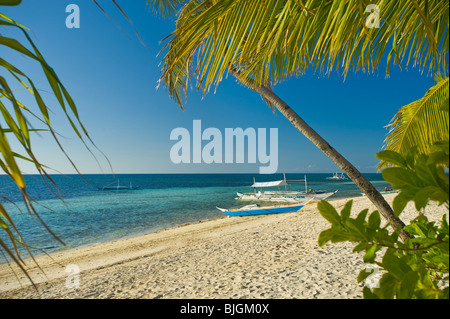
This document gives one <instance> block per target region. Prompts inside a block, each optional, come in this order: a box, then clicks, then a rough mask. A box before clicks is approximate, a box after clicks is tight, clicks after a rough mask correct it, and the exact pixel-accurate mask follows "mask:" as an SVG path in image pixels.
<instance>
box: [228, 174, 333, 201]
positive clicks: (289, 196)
mask: <svg viewBox="0 0 450 319" xmlns="http://www.w3.org/2000/svg"><path fill="white" fill-rule="evenodd" d="M287 182H288V181H287V180H286V176H284V179H283V180H280V181H273V182H258V183H257V182H255V180H253V185H251V186H250V187H252V188H254V192H253V193H239V192H237V193H236V194H237V197H236V199H240V200H258V201H273V202H297V201H301V200H305V199H311V200H316V201H319V200H324V199H326V198H328V197H330V196H331V195H334V194H335V193H336V192H337V191H334V192H326V191H315V190H312V189H308V184H307V181H306V176H305V179H303V180H291V181H289V182H291V183H298V182H305V191H288V190H287V186H289V184H288V183H287ZM281 186H284V187H285V190H284V191H281V190H278V191H261V190H258V191H256V190H257V189H258V188H266V187H278V188H279V187H281Z"/></svg>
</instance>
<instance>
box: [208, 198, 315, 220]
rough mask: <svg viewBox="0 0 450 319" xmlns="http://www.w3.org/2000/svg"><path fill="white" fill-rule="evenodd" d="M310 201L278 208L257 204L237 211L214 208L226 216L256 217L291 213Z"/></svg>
mask: <svg viewBox="0 0 450 319" xmlns="http://www.w3.org/2000/svg"><path fill="white" fill-rule="evenodd" d="M309 201H310V200H308V201H307V202H303V203H297V204H291V205H279V206H260V205H258V204H253V205H247V206H244V207H241V208H237V209H224V208H220V207H216V208H217V209H218V210H220V211H221V212H224V213H225V214H227V215H228V216H233V217H235V216H256V215H269V214H280V213H293V212H297V211H299V210H300V209H302V208H303V207H304V206H305V205H306V204H308V202H309Z"/></svg>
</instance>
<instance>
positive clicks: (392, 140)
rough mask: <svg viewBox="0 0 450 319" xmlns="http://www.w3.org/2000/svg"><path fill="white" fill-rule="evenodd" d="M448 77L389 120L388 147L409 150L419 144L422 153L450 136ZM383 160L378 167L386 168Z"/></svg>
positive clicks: (400, 150)
mask: <svg viewBox="0 0 450 319" xmlns="http://www.w3.org/2000/svg"><path fill="white" fill-rule="evenodd" d="M448 103H449V86H448V77H446V78H443V79H441V80H440V81H439V82H438V83H436V85H434V86H433V87H431V88H430V89H429V90H428V91H427V92H426V94H425V95H424V97H422V98H421V99H419V100H417V101H414V102H412V103H410V104H408V105H405V106H403V107H402V108H401V109H400V110H399V111H398V113H397V114H396V115H395V116H394V118H393V119H392V120H391V122H390V123H389V125H388V127H389V129H390V130H389V134H388V135H387V137H386V139H385V145H384V148H385V149H386V150H391V151H396V152H399V153H403V154H405V153H406V152H407V150H409V149H410V148H411V147H413V146H416V147H417V149H418V152H419V153H430V152H431V147H432V145H433V144H435V143H436V142H439V141H443V140H446V139H448V136H449V117H448ZM385 166H386V163H385V162H380V163H379V165H378V168H379V169H381V168H384V167H385Z"/></svg>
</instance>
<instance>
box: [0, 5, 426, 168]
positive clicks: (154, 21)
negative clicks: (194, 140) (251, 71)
mask: <svg viewBox="0 0 450 319" xmlns="http://www.w3.org/2000/svg"><path fill="white" fill-rule="evenodd" d="M145 2H146V1H145V0H135V1H123V0H122V1H118V3H119V4H120V5H121V7H122V8H123V9H124V11H125V12H126V13H127V14H128V16H129V17H130V18H131V19H132V20H133V23H134V25H135V26H136V28H137V29H138V31H139V34H140V36H141V37H142V39H143V41H144V43H145V44H146V47H144V46H143V45H142V44H141V43H140V41H139V39H138V38H137V36H136V34H135V32H134V29H133V26H131V25H130V24H129V23H128V22H127V21H126V19H125V18H124V17H123V16H122V15H121V14H120V12H119V11H118V10H117V8H116V7H115V6H114V5H113V4H112V2H111V1H109V0H103V1H99V3H101V5H102V6H103V7H104V9H105V10H106V11H107V12H108V14H109V15H110V16H111V17H112V18H113V19H114V21H115V22H116V23H117V25H118V26H119V27H117V26H116V25H115V24H114V23H113V22H112V21H111V20H110V19H108V17H106V16H105V15H104V14H103V13H102V12H101V11H100V10H99V9H98V8H97V7H96V5H95V4H94V3H93V2H92V1H90V0H80V1H75V0H71V1H65V0H58V1H56V0H40V1H31V0H24V1H23V3H22V4H21V5H19V6H17V7H8V8H5V7H2V8H1V12H3V13H4V14H6V15H8V16H9V17H11V18H13V19H15V20H16V21H18V22H19V23H22V24H24V25H25V26H27V27H28V28H30V30H31V32H32V33H31V36H32V38H33V41H34V42H35V44H36V45H37V46H38V48H39V49H40V50H41V53H42V54H43V55H44V57H45V58H46V60H47V61H48V63H49V64H50V65H51V66H52V67H53V68H54V69H55V71H56V73H57V74H58V76H59V78H60V79H61V81H62V82H63V83H64V85H65V86H66V88H67V89H68V91H69V92H70V94H71V96H72V97H73V98H74V100H75V102H76V104H77V107H78V109H79V113H80V117H81V119H82V122H83V124H84V125H85V127H86V128H87V130H88V131H89V134H90V136H91V138H92V139H93V140H94V142H95V143H96V146H97V147H98V148H99V149H100V150H101V151H102V152H103V153H104V154H105V155H106V156H107V158H108V159H109V161H110V162H111V164H112V166H113V170H114V172H115V173H214V172H218V173H241V172H249V173H255V172H258V170H259V166H261V164H260V163H256V164H248V163H246V164H236V163H234V164H178V165H177V164H174V163H172V162H171V160H170V155H169V154H170V149H171V147H172V146H173V145H174V144H175V142H174V141H171V140H170V138H169V137H170V132H171V131H172V130H173V129H174V128H177V127H184V128H186V129H188V130H190V131H191V132H192V123H193V120H201V121H202V128H203V129H205V128H207V127H215V128H217V129H219V130H221V131H222V132H223V131H224V130H225V128H237V127H241V128H243V129H245V128H249V127H252V128H255V129H257V128H267V130H268V129H269V128H278V146H279V152H278V172H280V173H282V172H286V173H289V172H292V173H294V172H298V173H321V172H335V171H339V170H338V168H337V166H336V165H335V164H334V163H333V162H332V161H331V160H329V159H328V158H327V157H326V156H325V155H324V154H323V153H322V152H321V151H319V150H318V149H317V148H316V147H315V146H314V145H313V144H312V143H311V142H310V141H309V140H307V139H306V138H305V137H304V136H303V135H301V133H299V132H298V131H297V130H296V129H295V128H294V127H293V126H292V125H291V124H290V123H289V121H288V120H287V119H285V118H284V117H283V115H281V114H280V113H279V112H277V113H276V114H273V113H272V111H271V109H270V108H269V107H268V106H267V105H266V104H265V103H264V102H263V100H262V99H261V97H260V96H259V95H258V94H257V93H255V92H253V91H251V90H249V89H247V88H245V87H244V86H242V85H240V84H238V83H236V81H235V80H234V79H233V78H232V77H231V76H229V77H228V78H227V79H224V80H223V81H222V82H221V83H220V85H219V87H218V89H217V92H216V93H214V92H213V90H211V92H210V93H209V94H208V95H206V97H205V98H204V99H202V95H201V94H200V93H198V92H196V91H195V89H194V90H193V91H191V92H189V95H188V101H187V103H186V105H185V110H184V111H181V109H180V108H179V106H178V105H177V104H176V103H175V102H174V101H173V100H171V99H170V98H169V96H168V94H167V91H166V90H165V88H164V87H160V88H159V89H158V90H156V85H157V81H158V79H159V76H160V67H159V66H158V64H159V63H160V61H161V59H162V56H157V53H158V52H159V51H160V50H161V48H162V45H161V43H160V41H161V40H162V39H163V38H164V37H165V36H167V35H168V34H169V33H170V32H171V31H173V29H174V22H173V21H171V20H170V19H168V18H166V19H163V18H160V17H157V16H155V15H154V14H153V13H152V12H150V11H149V10H148V8H147V7H146V4H145ZM72 3H73V4H78V5H79V8H80V23H81V24H80V28H79V29H68V28H67V27H66V25H65V20H66V17H67V16H68V15H69V13H66V6H67V5H69V4H72ZM7 31H8V32H9V29H6V28H0V32H1V33H2V34H4V35H6V36H13V35H14V36H17V37H18V38H20V39H22V40H24V39H23V37H21V36H20V34H19V33H14V34H11V33H6V32H7ZM22 42H25V41H22ZM1 50H2V52H1V54H2V57H6V60H8V61H9V62H11V63H12V64H14V65H16V66H17V67H19V68H20V69H21V70H22V71H24V72H25V73H27V74H29V75H30V76H31V78H32V79H34V81H35V83H36V84H37V86H38V87H39V88H40V89H42V90H43V91H42V92H43V96H44V98H45V99H46V101H47V102H48V105H50V107H52V105H54V107H53V109H54V112H55V113H54V114H52V118H53V123H54V125H55V127H56V129H57V130H58V132H59V133H60V134H61V135H62V136H64V138H63V139H62V141H63V144H64V147H65V149H66V150H67V153H68V154H69V155H70V157H71V158H72V159H73V160H74V162H75V163H76V165H77V167H78V168H79V170H80V171H81V172H82V173H85V174H89V173H101V172H104V173H109V172H111V170H110V168H109V166H108V164H107V162H106V160H105V159H104V157H103V156H102V155H101V153H99V151H97V150H95V148H93V152H94V153H95V155H96V157H97V159H98V161H99V164H100V165H99V164H98V163H97V161H96V160H95V159H94V157H93V156H92V155H91V153H90V152H89V151H87V150H86V148H85V147H84V146H83V144H82V143H80V142H79V141H78V140H77V139H76V138H75V134H74V133H73V131H71V130H70V128H69V123H68V122H67V121H66V120H65V119H64V117H63V116H62V115H61V112H59V110H58V107H57V105H56V104H55V101H54V97H53V96H52V94H50V93H46V91H50V89H49V85H48V83H47V81H46V80H45V78H44V75H43V72H42V70H41V69H40V67H39V66H38V65H36V63H34V62H32V61H29V59H27V58H25V57H21V56H20V57H18V56H17V55H13V54H12V53H11V51H9V50H8V49H4V48H1ZM2 75H3V74H2ZM432 84H433V78H432V77H431V76H429V75H427V74H425V73H424V74H422V73H421V72H420V70H418V69H414V68H410V69H409V70H405V69H404V70H400V69H399V68H398V67H397V66H394V67H391V74H390V77H389V78H386V76H385V67H384V66H381V67H380V68H379V70H377V71H376V72H375V74H363V73H362V72H358V73H357V74H349V75H348V77H347V78H346V79H345V81H344V78H343V77H342V76H341V75H339V74H337V73H333V74H331V75H330V76H327V77H323V76H320V75H319V74H314V73H313V72H307V74H305V75H304V76H302V77H300V78H290V79H288V80H287V81H284V82H282V83H281V84H278V85H276V86H275V88H274V91H275V93H277V94H278V95H279V96H280V97H281V98H282V99H284V100H285V101H286V102H287V103H288V104H289V105H290V106H291V107H292V108H293V109H294V110H295V111H296V112H297V113H298V114H299V115H300V116H301V117H302V118H303V119H304V120H305V121H306V122H307V123H308V124H309V125H310V126H311V127H312V128H314V129H315V130H316V131H317V132H318V133H319V134H321V135H322V136H323V137H324V138H325V139H326V140H327V141H328V142H329V143H330V144H331V146H333V147H334V148H335V149H337V150H338V151H339V152H340V153H341V154H342V155H344V156H345V157H346V158H347V159H348V160H349V161H350V162H352V163H353V164H354V165H355V166H356V167H357V168H358V169H359V170H360V171H361V172H367V173H370V172H376V165H377V162H378V161H377V159H376V158H375V156H374V154H375V153H376V152H378V151H379V150H381V148H382V145H383V140H384V138H385V136H386V133H387V130H386V128H385V127H384V126H386V125H387V124H388V123H389V121H390V120H391V119H392V117H393V116H394V115H395V113H396V112H397V111H398V109H399V108H400V107H401V106H402V105H405V104H408V103H411V102H412V101H414V100H417V99H418V98H420V97H422V96H423V95H424V94H425V92H426V91H427V89H428V88H429V87H431V86H432ZM17 94H18V96H19V98H20V99H21V100H22V101H23V103H24V104H26V105H34V103H33V100H32V98H31V97H30V96H29V94H28V93H26V92H18V93H17ZM36 126H38V125H36ZM33 147H34V150H35V153H36V154H37V156H38V158H39V159H40V160H41V162H43V163H44V164H46V165H48V166H50V167H51V168H53V169H55V170H57V171H60V172H63V173H74V172H75V171H74V169H73V168H72V167H71V165H70V163H69V162H68V161H67V160H66V159H65V157H64V155H63V154H62V153H61V152H60V151H59V149H58V147H57V146H56V144H55V143H54V142H53V141H52V139H51V137H50V136H49V134H47V133H42V134H41V135H40V136H36V137H35V139H34V140H33ZM21 164H22V166H21V168H22V169H23V171H24V172H26V173H34V171H33V169H32V168H31V166H30V165H29V164H27V163H21Z"/></svg>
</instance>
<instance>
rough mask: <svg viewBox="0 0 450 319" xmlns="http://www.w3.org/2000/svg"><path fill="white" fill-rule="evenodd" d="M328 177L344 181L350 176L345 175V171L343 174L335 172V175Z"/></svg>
mask: <svg viewBox="0 0 450 319" xmlns="http://www.w3.org/2000/svg"><path fill="white" fill-rule="evenodd" d="M327 179H330V180H335V181H343V180H346V179H348V178H347V177H346V176H345V175H344V173H341V174H338V173H334V174H333V176H330V177H327Z"/></svg>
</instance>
